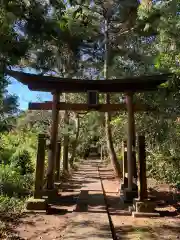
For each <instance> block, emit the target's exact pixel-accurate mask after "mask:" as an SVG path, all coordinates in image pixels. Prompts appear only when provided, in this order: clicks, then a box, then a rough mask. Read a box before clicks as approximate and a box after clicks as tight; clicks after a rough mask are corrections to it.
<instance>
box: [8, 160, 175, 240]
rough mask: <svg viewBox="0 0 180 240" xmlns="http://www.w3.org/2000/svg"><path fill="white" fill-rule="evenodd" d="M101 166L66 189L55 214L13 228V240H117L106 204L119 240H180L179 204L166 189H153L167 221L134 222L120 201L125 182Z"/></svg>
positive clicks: (89, 167) (92, 165) (91, 165)
mask: <svg viewBox="0 0 180 240" xmlns="http://www.w3.org/2000/svg"><path fill="white" fill-rule="evenodd" d="M99 164H100V163H99V161H97V160H93V161H90V160H89V159H88V160H86V161H84V162H83V165H81V167H80V169H79V170H78V171H77V172H76V173H74V174H73V176H72V179H70V180H69V181H67V182H66V183H63V184H62V185H61V187H60V188H61V189H62V192H61V195H60V196H59V200H58V199H56V201H54V202H53V201H52V202H51V208H50V211H49V214H46V213H36V214H30V213H29V214H25V216H24V217H22V218H21V219H20V221H19V222H18V224H17V225H18V226H14V227H12V230H13V231H12V232H13V237H12V238H7V239H13V240H15V239H21V240H25V239H26V240H38V239H43V240H53V239H59V240H73V239H74V240H76V239H89V240H90V239H94V240H100V239H107V240H109V239H112V234H111V231H110V225H109V220H108V216H107V211H106V207H107V206H106V204H105V203H107V204H108V209H109V213H110V219H111V220H112V223H113V225H114V230H115V234H116V239H119V240H120V239H122V240H126V239H133V240H138V239H145V240H150V239H154V240H158V239H160V240H161V239H171V240H174V239H180V217H179V215H178V214H177V209H176V208H177V206H178V204H175V202H174V201H172V194H170V193H169V194H168V193H167V189H166V187H167V186H166V185H158V186H157V185H156V183H153V186H152V184H151V187H152V190H153V191H154V192H153V191H152V192H153V194H155V195H156V197H157V202H158V203H159V210H161V213H162V214H161V215H162V216H163V217H160V218H154V219H153V218H144V219H142V218H141V219H136V218H132V217H131V216H129V212H128V206H127V205H123V204H122V202H120V200H119V199H120V195H119V192H118V191H117V190H118V188H119V182H118V181H117V180H116V179H115V178H114V173H113V170H112V168H111V167H109V166H108V167H107V166H103V165H101V164H100V167H99V168H98V165H99ZM98 169H99V172H98ZM101 183H102V185H101ZM150 183H151V182H150ZM102 186H103V188H104V191H105V193H106V198H105V199H104V196H103V189H102ZM157 190H158V191H157ZM160 199H161V200H163V201H159V200H160ZM105 200H106V201H107V202H105ZM15 236H18V237H17V238H16V237H15Z"/></svg>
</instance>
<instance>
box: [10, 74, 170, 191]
mask: <svg viewBox="0 0 180 240" xmlns="http://www.w3.org/2000/svg"><path fill="white" fill-rule="evenodd" d="M6 73H7V74H8V75H10V76H11V77H14V78H16V79H17V80H18V81H20V82H21V83H23V84H25V85H27V86H28V88H29V89H30V90H32V91H44V92H51V93H52V95H53V101H52V102H44V103H30V104H29V109H33V110H38V109H43V110H50V109H52V126H51V136H50V145H51V149H50V159H49V166H48V176H47V177H48V180H47V181H48V184H47V187H48V189H53V187H54V168H55V155H56V142H57V132H58V131H57V130H58V114H59V110H72V111H88V110H97V111H102V112H107V111H118V110H124V111H126V110H127V112H128V139H127V162H128V191H129V192H132V191H133V189H132V187H133V166H134V164H133V139H134V111H146V110H152V109H151V108H150V107H149V106H147V105H143V104H140V103H138V104H135V105H134V104H133V94H134V93H135V92H145V91H154V90H157V88H158V86H159V85H160V84H162V83H164V82H166V81H167V80H168V77H169V74H158V75H150V76H147V75H145V76H137V77H128V78H123V79H112V80H80V79H69V78H59V77H53V76H40V75H36V74H29V73H23V72H18V71H11V70H7V71H6ZM93 91H95V92H96V93H119V92H124V93H126V96H127V97H126V99H127V102H126V103H127V104H98V103H97V102H95V103H93V104H91V102H89V103H86V104H84V103H80V104H76V103H64V102H60V93H62V92H67V93H79V92H90V94H89V96H90V95H91V96H93V94H92V92H93Z"/></svg>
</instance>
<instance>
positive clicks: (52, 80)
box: [6, 70, 170, 93]
mask: <svg viewBox="0 0 180 240" xmlns="http://www.w3.org/2000/svg"><path fill="white" fill-rule="evenodd" d="M6 74H8V75H9V76H11V77H14V78H16V79H17V80H18V81H20V82H21V83H23V84H25V85H27V86H28V88H29V89H30V90H33V91H44V92H53V91H57V92H71V93H77V92H87V91H91V90H96V91H98V92H102V93H106V92H109V93H110V92H114V93H118V92H129V91H130V92H143V91H152V90H156V89H157V87H158V85H160V84H162V83H164V82H166V81H167V80H168V77H169V76H170V74H158V75H150V76H147V75H144V76H137V77H127V78H122V79H112V80H105V81H104V80H82V79H70V78H59V77H53V76H40V75H36V74H29V73H23V72H18V71H11V70H7V71H6Z"/></svg>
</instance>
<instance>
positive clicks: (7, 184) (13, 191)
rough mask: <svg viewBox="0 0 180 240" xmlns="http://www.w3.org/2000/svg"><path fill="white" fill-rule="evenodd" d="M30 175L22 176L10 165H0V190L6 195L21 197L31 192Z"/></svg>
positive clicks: (31, 179)
mask: <svg viewBox="0 0 180 240" xmlns="http://www.w3.org/2000/svg"><path fill="white" fill-rule="evenodd" d="M32 184H33V177H32V175H30V174H29V175H28V174H27V175H24V176H22V175H21V174H20V172H19V171H17V169H16V168H13V167H12V166H10V165H3V164H1V165H0V192H1V195H6V196H8V197H13V196H14V197H21V196H25V195H27V194H30V193H31V190H32Z"/></svg>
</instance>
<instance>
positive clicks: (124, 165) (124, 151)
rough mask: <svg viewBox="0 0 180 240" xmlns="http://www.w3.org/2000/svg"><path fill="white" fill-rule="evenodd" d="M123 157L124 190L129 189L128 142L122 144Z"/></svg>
mask: <svg viewBox="0 0 180 240" xmlns="http://www.w3.org/2000/svg"><path fill="white" fill-rule="evenodd" d="M122 157H123V164H122V167H123V185H124V188H126V187H127V181H126V180H127V173H128V171H127V170H128V169H127V141H123V142H122Z"/></svg>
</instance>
